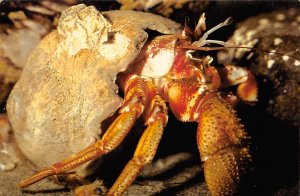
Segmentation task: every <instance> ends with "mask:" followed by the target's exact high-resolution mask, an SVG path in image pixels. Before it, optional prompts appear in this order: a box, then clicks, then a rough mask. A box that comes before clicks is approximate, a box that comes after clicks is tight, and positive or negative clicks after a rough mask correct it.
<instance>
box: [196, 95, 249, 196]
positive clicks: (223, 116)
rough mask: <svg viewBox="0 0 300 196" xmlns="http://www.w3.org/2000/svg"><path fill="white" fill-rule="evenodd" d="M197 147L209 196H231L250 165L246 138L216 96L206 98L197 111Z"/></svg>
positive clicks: (226, 106) (236, 120) (233, 117)
mask: <svg viewBox="0 0 300 196" xmlns="http://www.w3.org/2000/svg"><path fill="white" fill-rule="evenodd" d="M198 122H199V126H198V132H197V143H198V148H199V151H200V155H201V160H202V161H203V162H204V173H205V180H206V182H207V185H208V188H209V190H210V192H211V193H212V195H233V194H235V193H237V192H238V191H239V187H238V186H239V184H240V180H241V178H242V176H243V174H245V172H246V168H247V167H246V166H247V165H248V163H249V162H250V161H251V156H250V155H249V149H248V146H247V144H246V142H245V141H247V139H248V137H247V134H246V132H245V131H244V130H243V128H242V125H241V124H240V123H239V119H238V118H237V117H236V115H235V112H234V111H233V109H232V108H231V107H230V106H229V105H228V104H226V103H225V101H223V100H222V98H221V97H219V96H218V95H217V94H210V95H207V96H206V97H205V98H204V99H203V101H202V103H201V109H200V117H199V121H198Z"/></svg>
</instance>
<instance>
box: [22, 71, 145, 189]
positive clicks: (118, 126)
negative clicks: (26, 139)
mask: <svg viewBox="0 0 300 196" xmlns="http://www.w3.org/2000/svg"><path fill="white" fill-rule="evenodd" d="M145 102H146V96H145V93H144V87H143V86H142V81H141V79H140V78H139V77H132V78H131V79H129V81H128V87H127V88H126V90H125V100H124V104H123V107H122V108H121V109H120V113H121V114H120V115H119V116H118V117H117V118H116V119H115V120H114V122H113V123H112V124H111V125H110V127H109V128H108V130H107V131H106V133H105V134H104V136H103V137H102V139H101V140H99V141H97V142H96V143H95V144H94V145H92V146H90V147H88V148H86V149H85V150H83V151H81V152H79V153H77V154H75V155H74V156H72V157H70V158H67V159H65V160H64V161H62V162H59V163H55V164H54V165H52V166H51V167H49V168H46V169H44V170H42V171H40V172H39V173H37V174H35V175H34V176H32V177H30V178H27V179H25V180H23V181H22V182H20V183H19V187H26V186H29V185H30V184H33V183H35V182H37V181H40V180H42V179H44V178H46V177H48V176H51V175H56V174H62V173H64V172H66V171H70V170H72V169H74V168H76V167H78V166H80V165H82V164H84V163H86V162H88V161H90V160H93V159H96V158H98V157H100V156H101V155H103V154H106V153H108V152H110V151H112V150H113V149H115V148H116V147H117V146H118V145H119V144H120V143H121V142H122V141H123V139H124V138H125V136H126V135H127V133H128V132H129V130H130V129H131V127H132V126H133V124H134V123H135V121H136V119H137V118H138V117H139V116H140V115H141V114H142V112H143V110H144V105H145Z"/></svg>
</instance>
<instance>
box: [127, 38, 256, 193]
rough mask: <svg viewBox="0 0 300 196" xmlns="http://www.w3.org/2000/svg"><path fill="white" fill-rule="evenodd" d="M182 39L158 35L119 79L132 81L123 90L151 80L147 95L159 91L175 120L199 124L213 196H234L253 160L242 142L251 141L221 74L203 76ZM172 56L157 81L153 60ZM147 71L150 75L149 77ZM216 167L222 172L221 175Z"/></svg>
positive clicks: (199, 139)
mask: <svg viewBox="0 0 300 196" xmlns="http://www.w3.org/2000/svg"><path fill="white" fill-rule="evenodd" d="M178 39H179V37H175V36H173V37H170V36H160V37H157V38H155V39H154V40H152V41H151V42H150V43H149V44H148V45H147V46H146V47H145V49H144V51H143V52H142V56H140V58H138V60H137V61H136V62H135V63H134V64H133V65H132V66H131V68H130V70H128V71H127V72H126V73H124V74H122V75H121V78H123V77H124V78H128V79H127V80H124V79H123V80H122V79H121V80H122V81H126V82H125V83H124V84H123V85H122V86H126V84H132V83H130V82H128V80H138V79H137V78H139V79H140V81H142V82H146V81H147V82H148V83H149V80H150V81H152V83H153V84H155V87H153V86H152V87H151V88H152V89H157V90H156V91H155V90H152V91H151V95H149V96H146V97H153V96H154V94H155V92H156V93H157V94H159V95H160V96H161V97H162V98H163V99H164V100H166V101H167V102H168V103H169V106H170V109H171V110H172V112H173V114H174V115H175V116H176V117H177V119H179V120H181V121H189V122H191V121H196V122H198V123H199V127H198V134H197V142H198V147H199V151H200V154H201V160H202V161H203V162H205V164H204V168H205V176H206V181H207V183H208V187H209V189H210V191H211V192H212V193H213V194H214V195H228V194H229V195H230V194H233V193H235V192H236V191H237V190H236V188H237V187H236V184H238V182H239V180H240V176H241V175H242V173H244V172H245V171H244V170H245V166H246V165H247V164H248V163H249V161H250V155H249V153H248V149H247V146H243V145H244V144H243V140H245V139H246V138H247V136H246V133H245V132H244V130H243V129H242V126H241V124H240V123H239V120H238V118H237V117H236V116H235V113H234V111H233V109H232V108H231V107H230V106H229V104H228V103H226V102H225V101H224V100H223V99H222V98H221V97H220V95H218V93H217V90H218V89H219V88H220V86H221V79H220V76H219V74H218V72H217V70H216V69H215V68H213V67H207V68H206V70H205V72H203V71H202V72H201V70H200V69H198V67H201V66H203V65H199V63H197V62H193V61H192V60H191V59H189V58H188V55H187V52H188V51H187V50H185V49H182V48H180V45H178V44H177V43H176V41H177V40H178ZM157 47H159V48H157ZM174 48H175V50H174ZM166 51H167V52H166ZM172 52H174V58H173V59H168V60H169V61H170V62H172V63H171V66H170V64H166V65H164V64H162V65H161V66H169V67H165V68H160V67H159V68H157V69H160V70H168V72H166V73H165V74H164V75H163V76H160V75H157V76H156V77H155V76H154V77H153V75H154V74H155V72H156V71H157V72H158V73H160V74H161V73H162V72H161V71H160V70H155V67H154V68H153V69H150V68H148V66H151V65H149V64H150V63H149V61H156V60H153V59H155V58H161V59H163V57H162V56H159V55H164V54H167V53H172ZM148 58H152V59H150V60H149V59H148ZM141 59H142V60H141ZM167 63H168V62H167ZM138 68H139V69H138ZM145 69H146V71H145ZM137 70H138V71H137ZM147 71H151V72H150V74H148V72H147ZM220 73H222V72H221V71H220ZM147 74H148V75H151V77H149V76H147ZM249 81H250V80H249ZM250 83H252V85H248V86H250V87H251V88H254V86H253V81H251V82H250ZM133 86H135V87H136V86H137V85H136V84H135V85H130V86H128V85H127V86H126V88H133ZM250 87H249V88H250ZM151 99H152V98H149V100H151ZM146 119H149V118H148V117H146ZM215 168H218V171H217V172H216V171H215Z"/></svg>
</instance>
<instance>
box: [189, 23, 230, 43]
mask: <svg viewBox="0 0 300 196" xmlns="http://www.w3.org/2000/svg"><path fill="white" fill-rule="evenodd" d="M231 22H232V19H231V17H229V18H227V19H226V20H225V21H224V22H222V23H220V24H218V25H216V26H215V27H213V28H211V29H210V30H208V31H207V32H205V33H204V34H203V36H202V37H201V38H200V39H199V40H198V41H195V42H193V43H192V45H195V46H199V47H201V46H204V45H206V44H209V43H215V44H220V45H223V46H224V45H225V42H223V41H219V40H207V38H208V36H209V35H210V34H211V33H213V32H215V31H216V30H218V29H220V28H222V27H224V26H227V25H229V24H231Z"/></svg>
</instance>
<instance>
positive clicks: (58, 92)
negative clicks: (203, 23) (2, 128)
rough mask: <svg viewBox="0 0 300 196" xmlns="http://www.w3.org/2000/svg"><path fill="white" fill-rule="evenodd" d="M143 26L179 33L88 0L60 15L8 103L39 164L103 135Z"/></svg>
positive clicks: (167, 23)
mask: <svg viewBox="0 0 300 196" xmlns="http://www.w3.org/2000/svg"><path fill="white" fill-rule="evenodd" d="M145 29H151V30H156V31H159V32H160V33H163V34H178V33H180V32H181V27H180V25H178V24H177V23H175V22H173V21H171V20H169V19H166V18H163V17H161V16H157V15H153V14H149V13H142V12H134V11H108V12H103V13H100V12H99V11H98V10H96V9H95V8H94V7H92V6H89V7H86V6H85V5H83V4H80V5H76V6H73V7H70V8H68V9H67V10H65V11H64V12H63V13H62V15H61V18H60V20H59V24H58V28H57V30H55V31H54V32H52V33H50V34H49V35H48V36H46V37H45V38H44V39H43V40H42V41H41V43H40V44H39V46H38V47H37V48H36V49H35V50H34V51H33V53H32V54H31V56H30V57H29V60H28V61H27V64H26V65H25V67H24V70H23V73H22V75H21V78H20V80H19V81H18V82H17V84H16V85H15V87H14V89H13V91H12V92H11V94H10V96H9V99H8V102H7V112H8V116H9V120H10V122H11V124H12V127H13V129H14V134H15V137H16V140H17V142H18V145H19V147H20V149H21V150H22V152H23V153H24V154H25V156H26V157H27V158H28V159H29V160H30V161H31V162H32V163H34V165H36V166H37V167H39V168H43V167H46V166H48V165H51V164H53V163H55V162H59V161H62V160H63V159H65V158H66V157H69V156H71V155H73V154H75V153H76V152H78V151H80V150H82V149H84V148H86V147H87V146H90V145H91V144H92V143H94V142H95V141H96V140H97V139H98V138H99V134H100V133H101V130H100V123H101V122H102V121H103V120H105V119H107V118H108V117H109V116H110V115H112V114H113V113H114V112H115V111H116V110H117V109H118V108H119V107H120V106H121V102H122V99H121V98H120V97H118V95H117V94H116V92H117V91H118V87H117V86H116V84H115V83H114V81H115V78H116V75H117V74H118V73H119V72H122V71H124V70H125V69H126V68H127V66H128V65H129V64H130V63H131V62H132V61H133V60H134V59H135V58H136V56H137V55H138V54H139V52H140V51H141V48H142V47H143V45H144V44H145V42H146V41H147V38H148V35H147V33H146V32H145V31H144V30H145ZM86 166H87V165H84V166H82V167H79V168H78V169H76V173H77V175H78V176H85V175H86V174H87V173H86V170H85V168H86Z"/></svg>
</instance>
